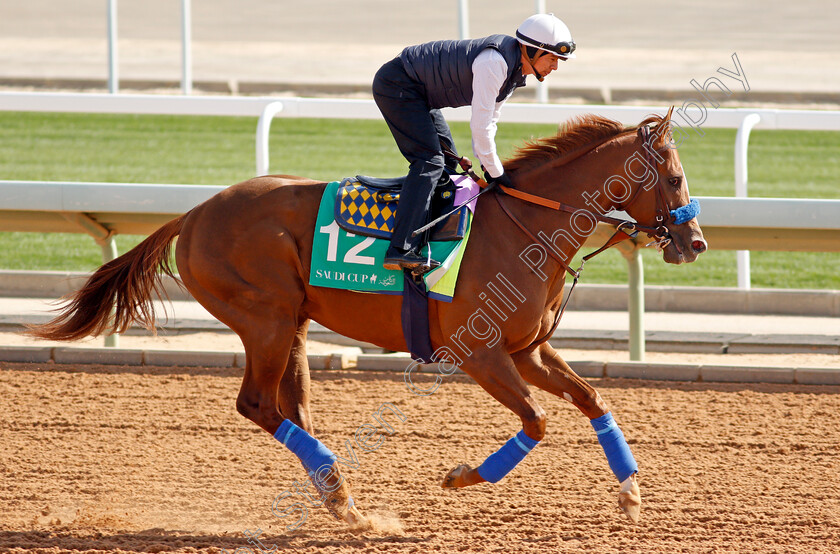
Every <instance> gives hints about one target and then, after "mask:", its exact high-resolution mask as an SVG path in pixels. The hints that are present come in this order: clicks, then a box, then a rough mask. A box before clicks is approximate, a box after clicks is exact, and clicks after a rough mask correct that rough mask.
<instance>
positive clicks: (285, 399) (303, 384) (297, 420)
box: [272, 321, 370, 529]
mask: <svg viewBox="0 0 840 554" xmlns="http://www.w3.org/2000/svg"><path fill="white" fill-rule="evenodd" d="M308 326H309V322H308V321H305V322H304V323H302V324H301V325H300V326H299V327H298V328H297V330H296V331H295V337H294V341H293V343H292V347H291V350H290V352H289V359H288V362H287V364H286V369H285V371H284V372H283V377H282V378H281V379H280V384H279V387H278V389H277V400H278V405H279V408H280V412H281V413H282V415H283V416H284V417H285V418H286V419H288V420H290V421H291V422H292V423H294V424H295V425H297V426H298V427H300V428H301V429H302V430H304V431H305V432H306V433H308V434H309V435H314V429H313V425H312V416H311V413H310V410H309V395H310V377H309V361H308V359H307V356H306V333H307V328H308ZM272 434H275V433H272ZM301 463H303V462H302V461H301ZM304 469H306V464H304ZM307 472H308V470H307ZM325 473H326V475H324V476H322V477H323V478H322V479H321V481H320V482H319V481H318V480H317V479H316V478H315V477H314V476H310V479H311V481H312V484H313V485H314V486H315V487H316V489H319V490H320V492H321V497H322V500H323V502H324V504H325V505H326V507H327V509H328V510H329V511H330V513H332V514H333V516H334V517H336V518H338V519H341V520H343V521H345V522H346V523H347V524H348V525H349V526H350V527H351V528H353V529H364V528H367V527H369V526H370V523H369V521H368V520H367V518H366V517H365V516H364V515H363V514H362V513H361V512H360V511H359V509H358V508H357V507H356V505H355V502H354V500H353V497H352V495H351V491H350V485H349V484H348V483H347V481H346V479H345V478H344V477H343V476H342V475H341V472H340V471H339V469H338V464H337V462H333V464H332V466H331V467H330V469H329V470H328V471H326V472H325Z"/></svg>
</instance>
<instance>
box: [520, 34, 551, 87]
mask: <svg viewBox="0 0 840 554" xmlns="http://www.w3.org/2000/svg"><path fill="white" fill-rule="evenodd" d="M519 49H520V50H521V51H522V57H523V58H525V59H526V60H527V61H528V67H530V68H531V71H532V72H533V73H534V77H536V78H537V81H539V82H541V83H542V82H543V80H544V79H545V75H541V74H540V72H539V71H537V68H536V67H534V64H535V63H537V60H539V59H540V58H541V57H542V55H543V54H545V51H543V50H540V49H539V48H537V49H536V50H537V53H536V54H534V57H533V58H532V57H531V56H529V55H528V51H527V50H526V49H525V45H524V44H522V43H521V42H520V43H519Z"/></svg>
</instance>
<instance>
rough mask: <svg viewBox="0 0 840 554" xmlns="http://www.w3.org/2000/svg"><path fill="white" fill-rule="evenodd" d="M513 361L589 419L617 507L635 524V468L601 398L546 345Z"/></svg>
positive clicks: (533, 380)
mask: <svg viewBox="0 0 840 554" xmlns="http://www.w3.org/2000/svg"><path fill="white" fill-rule="evenodd" d="M513 359H514V362H515V363H516V367H517V369H518V370H519V373H520V375H521V376H522V377H523V378H524V379H525V380H526V381H527V382H529V383H531V384H532V385H535V386H537V387H539V388H541V389H542V390H544V391H546V392H549V393H551V394H553V395H555V396H558V397H560V398H563V399H564V400H566V401H568V402H571V403H572V404H574V405H575V407H577V408H578V409H579V410H580V411H581V412H583V414H584V415H585V416H586V417H587V418H589V421H590V423H591V424H592V427H593V429H594V430H595V433H596V435H597V437H598V442H599V443H600V444H601V448H603V450H604V454H605V455H606V457H607V463H608V464H609V466H610V469H611V470H612V472H613V474H614V475H615V476H616V478H617V479H618V482H619V493H618V505H619V506H620V507H621V509H622V510H623V511H624V513H625V514H627V516H628V517H629V518H630V519H631V520H632V521H633V522H638V521H639V513H640V511H641V504H642V497H641V492H640V491H639V484H638V480H637V474H638V472H639V467H638V465H637V464H636V460H635V459H634V458H633V454H632V452H630V446H629V445H628V444H627V440H626V439H625V438H624V433H622V432H621V429H620V428H619V427H618V424H617V423H616V422H615V419H613V416H612V412H610V411H609V409H608V408H607V405H606V403H605V402H604V400H603V398H601V395H600V394H598V392H597V391H596V390H595V389H593V388H592V386H591V385H590V384H589V383H587V382H586V381H585V380H584V379H582V378H581V377H580V376H579V375H578V374H576V373H575V372H574V371H573V370H572V368H571V367H569V365H568V364H567V363H566V362H565V361H563V359H562V358H561V357H560V355H559V354H558V353H557V351H556V350H554V348H552V347H551V345H549V344H548V343H547V342H545V343H543V344H541V345H539V346H538V347H536V348H533V349H531V350H530V351H523V352H518V353H516V354H514V356H513Z"/></svg>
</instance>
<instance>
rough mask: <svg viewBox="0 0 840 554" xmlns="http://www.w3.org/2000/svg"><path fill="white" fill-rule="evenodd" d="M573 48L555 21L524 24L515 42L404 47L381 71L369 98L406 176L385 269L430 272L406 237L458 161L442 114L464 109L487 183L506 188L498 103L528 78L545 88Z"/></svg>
mask: <svg viewBox="0 0 840 554" xmlns="http://www.w3.org/2000/svg"><path fill="white" fill-rule="evenodd" d="M574 51H575V42H574V41H573V40H572V36H571V33H570V32H569V29H568V27H566V25H565V24H564V23H563V22H562V21H560V20H559V19H557V18H556V17H554V15H553V14H537V15H532V16H531V17H529V18H528V19H526V20H525V21H524V22H523V23H522V25H520V26H519V28H518V29H517V31H516V38H514V37H511V36H507V35H491V36H489V37H484V38H479V39H472V40H457V41H455V40H443V41H436V42H427V43H425V44H420V45H417V46H409V47H408V48H406V49H405V50H403V51H402V53H401V54H400V55H399V56H398V57H396V58H394V59H393V60H391V61H390V62H388V63H386V64H385V65H383V66H382V67H381V68H380V69H379V71H378V72H377V73H376V76H375V77H374V80H373V98H374V100H375V101H376V105H377V106H378V107H379V110H380V111H381V112H382V115H383V116H384V117H385V122H386V123H387V124H388V128H389V129H390V130H391V133H392V134H393V135H394V139H395V140H396V142H397V146H398V147H399V149H400V152H401V153H402V155H403V156H405V158H406V159H407V160H408V163H409V171H408V176H407V177H406V180H405V184H404V185H403V189H402V192H401V194H400V202H399V205H398V207H397V213H396V220H395V228H394V231H393V234H392V237H391V245H390V247H389V248H388V252H387V253H386V254H385V264H384V265H385V268H386V269H411V270H414V269H418V268H424V266H426V267H434V266H435V265H436V264H437V262H434V261H432V260H427V259H426V258H425V257H424V256H422V255H421V254H420V250H421V248H422V247H423V244H424V235H423V234H420V235H418V236H416V237H412V236H411V234H412V233H413V232H414V231H415V230H416V229H418V228H420V227H422V226H423V225H425V224H426V223H428V220H429V208H430V205H431V200H432V196H433V194H434V190H435V186H436V185H437V184H438V181H439V180H440V179H441V177H442V176H443V173H444V169H447V170H450V171H451V170H454V169H455V168H456V166H457V163H458V160H457V159H455V158H452V157H449V156H444V154H443V153H442V147H441V144H444V145H446V146H447V147H449V149H451V150H452V151H453V152H455V151H456V150H455V144H454V142H453V140H452V134H451V133H450V131H449V126H448V125H447V124H446V121H445V120H444V119H443V116H442V115H441V113H440V108H444V107H453V108H455V107H459V106H467V105H469V106H470V107H471V110H472V115H471V118H470V130H471V132H472V146H473V152H475V155H476V156H477V157H478V159H479V161H480V162H481V164H482V166H483V167H484V170H485V172H486V173H485V174H486V175H487V177H488V181H489V182H498V183H501V184H503V185H506V186H510V185H511V182H510V177H509V176H508V175H507V174H506V173H505V171H504V168H503V167H502V163H501V161H500V160H499V156H498V155H497V154H496V144H495V136H496V122H497V121H498V119H499V113H500V110H501V107H502V104H504V102H505V101H506V100H507V99H508V98H509V97H510V95H511V94H513V91H514V89H516V88H518V87H522V86H525V77H526V76H528V75H534V76H535V77H536V78H537V79H538V80H539V81H542V80H543V79H544V78H545V76H546V75H548V74H549V73H551V72H552V71H554V70H555V69H557V64H558V62H559V61H560V60H563V61H565V60H567V59H569V58H574V57H575V54H574Z"/></svg>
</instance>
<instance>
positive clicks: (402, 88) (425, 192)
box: [373, 58, 455, 253]
mask: <svg viewBox="0 0 840 554" xmlns="http://www.w3.org/2000/svg"><path fill="white" fill-rule="evenodd" d="M373 99H374V100H375V101H376V105H377V106H378V107H379V110H380V111H381V112H382V115H383V116H384V117H385V122H386V123H387V124H388V128H389V129H390V130H391V134H392V135H394V140H396V141H397V147H399V149H400V152H402V155H403V156H405V159H406V160H408V164H409V166H408V167H409V169H408V176H407V177H406V180H405V185H403V189H402V192H401V193H400V202H399V205H398V206H397V213H396V218H395V222H394V232H393V234H392V235H391V246H392V247H396V248H399V249H401V250H414V251H415V252H418V253H419V250H420V248H421V247H422V246H423V243H424V241H425V237H424V235H425V234H420V235H418V236H416V237H412V236H411V233H412V232H414V231H415V230H416V229H418V228H420V227H422V226H423V225H425V224H426V223H428V222H429V220H430V217H429V209H430V207H431V202H432V196H433V195H434V191H435V186H436V185H437V183H438V181H439V180H440V178H441V175H442V174H443V171H444V163H445V162H444V156H443V153H442V152H441V145H440V144H441V142H443V143H444V144H446V145H447V146H449V147H450V148H451V149H452V151H453V152H454V151H455V143H454V141H453V140H452V133H451V132H450V130H449V125H447V124H446V121H445V120H444V119H443V115H441V113H440V110H437V109H432V108H430V107H429V103H428V101H427V99H426V92H425V88H424V86H423V85H422V84H421V83H418V82H416V81H413V80H412V79H411V78H410V77H409V76H408V74H407V73H406V72H405V69H404V68H403V65H402V62H401V61H400V59H399V58H394V59H393V60H391V61H390V62H388V63H386V64H385V65H383V66H382V67H381V68H380V69H379V71H377V73H376V76H375V77H374V79H373Z"/></svg>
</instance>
